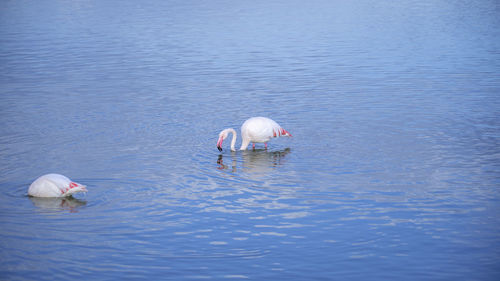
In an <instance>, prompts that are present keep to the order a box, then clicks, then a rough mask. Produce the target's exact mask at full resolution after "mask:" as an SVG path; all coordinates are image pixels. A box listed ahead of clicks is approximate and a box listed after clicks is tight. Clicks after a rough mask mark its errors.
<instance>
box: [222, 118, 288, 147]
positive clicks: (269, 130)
mask: <svg viewBox="0 0 500 281" xmlns="http://www.w3.org/2000/svg"><path fill="white" fill-rule="evenodd" d="M229 133H232V134H233V139H232V140H231V151H236V149H235V148H234V145H235V144H236V138H237V133H236V131H235V130H234V129H232V128H228V129H224V130H222V131H221V132H220V133H219V140H218V141H217V148H218V149H219V151H222V142H223V141H224V140H225V139H226V138H227V137H228V135H229ZM291 136H292V135H291V134H290V133H289V132H287V131H286V130H285V129H283V128H282V127H281V126H280V125H279V124H278V123H276V122H274V121H273V120H271V119H269V118H266V117H252V118H250V119H248V120H247V121H245V122H244V123H243V125H241V137H242V138H243V140H242V142H241V147H240V150H245V149H247V147H248V145H249V144H250V142H252V143H253V145H252V146H253V148H255V143H257V142H259V143H264V144H265V146H266V148H267V142H268V141H269V140H270V139H271V138H277V137H291Z"/></svg>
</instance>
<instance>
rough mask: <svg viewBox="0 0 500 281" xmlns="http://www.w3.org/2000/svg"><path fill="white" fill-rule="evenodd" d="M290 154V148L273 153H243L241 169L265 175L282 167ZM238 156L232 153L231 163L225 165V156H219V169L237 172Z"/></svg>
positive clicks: (246, 151)
mask: <svg viewBox="0 0 500 281" xmlns="http://www.w3.org/2000/svg"><path fill="white" fill-rule="evenodd" d="M290 152H291V149H290V148H285V149H283V150H279V151H273V152H268V151H267V150H265V149H260V150H245V151H242V152H241V159H242V160H243V163H242V164H241V167H240V169H241V170H243V171H245V172H250V173H264V172H266V171H269V170H271V169H273V168H275V167H277V166H280V165H282V164H283V160H284V158H285V156H286V155H287V154H289V153H290ZM237 155H238V154H237V153H236V152H231V159H230V161H227V162H226V163H224V159H223V158H224V157H223V155H222V154H219V157H218V159H217V164H218V167H217V168H218V169H219V170H231V172H236V171H237V164H238V161H237ZM228 162H229V163H228Z"/></svg>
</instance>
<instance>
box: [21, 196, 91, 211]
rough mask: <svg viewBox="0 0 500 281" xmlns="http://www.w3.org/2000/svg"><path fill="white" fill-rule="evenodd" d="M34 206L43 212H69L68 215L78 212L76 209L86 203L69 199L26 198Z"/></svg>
mask: <svg viewBox="0 0 500 281" xmlns="http://www.w3.org/2000/svg"><path fill="white" fill-rule="evenodd" d="M28 198H29V199H30V200H31V202H32V203H33V205H34V206H36V207H38V208H40V209H42V210H45V211H69V212H70V213H76V212H78V209H79V208H80V207H82V206H85V205H86V204H87V201H85V200H81V199H77V198H74V197H73V196H69V197H56V198H54V197H50V198H41V197H32V196H28Z"/></svg>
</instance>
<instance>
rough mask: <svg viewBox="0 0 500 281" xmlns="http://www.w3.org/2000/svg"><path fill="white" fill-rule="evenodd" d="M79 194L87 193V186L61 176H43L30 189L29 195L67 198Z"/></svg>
mask: <svg viewBox="0 0 500 281" xmlns="http://www.w3.org/2000/svg"><path fill="white" fill-rule="evenodd" d="M77 192H87V188H86V186H85V185H83V184H79V183H76V182H73V181H71V180H70V179H68V178H67V177H65V176H63V175H59V174H47V175H43V176H41V177H39V178H37V179H36V180H35V181H34V182H33V183H32V184H31V185H30V187H29V189H28V195H29V196H34V197H66V196H70V195H72V194H75V193H77Z"/></svg>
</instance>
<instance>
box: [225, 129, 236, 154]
mask: <svg viewBox="0 0 500 281" xmlns="http://www.w3.org/2000/svg"><path fill="white" fill-rule="evenodd" d="M227 130H228V131H229V132H230V133H232V134H233V139H232V140H231V151H236V149H235V148H234V146H235V145H236V138H237V136H238V133H236V130H235V129H232V128H230V129H227Z"/></svg>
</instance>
